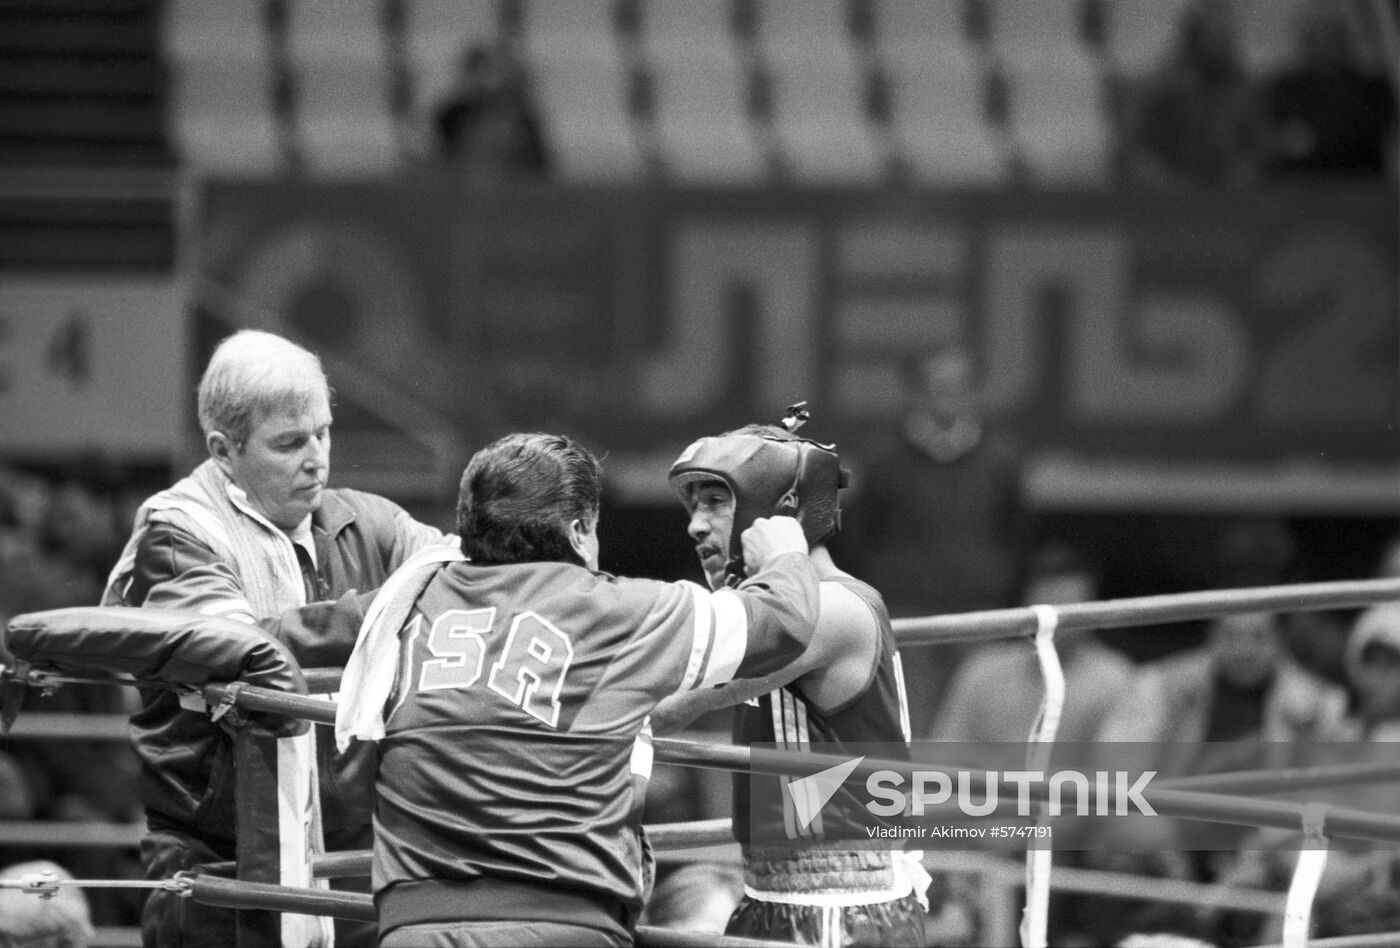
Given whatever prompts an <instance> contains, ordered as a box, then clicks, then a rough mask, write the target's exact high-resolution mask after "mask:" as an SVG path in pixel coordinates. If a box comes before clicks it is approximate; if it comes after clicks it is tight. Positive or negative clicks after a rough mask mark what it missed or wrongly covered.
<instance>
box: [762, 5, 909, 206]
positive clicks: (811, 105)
mask: <svg viewBox="0 0 1400 948" xmlns="http://www.w3.org/2000/svg"><path fill="white" fill-rule="evenodd" d="M755 12H756V20H757V27H756V30H755V34H756V36H755V38H756V40H757V49H758V54H759V56H760V58H761V61H762V63H763V69H764V71H765V72H766V75H767V77H768V79H769V81H770V82H771V90H772V102H771V115H770V118H771V121H772V125H773V129H774V131H775V133H776V138H777V144H778V147H779V149H780V154H781V156H782V160H783V162H784V165H785V167H786V168H787V170H788V172H789V174H790V175H791V177H792V179H793V180H794V181H796V182H798V183H805V184H875V183H878V182H879V181H880V180H881V179H882V177H883V175H884V173H885V171H886V168H887V162H886V159H885V156H884V154H883V152H882V150H881V148H880V143H879V140H878V135H877V132H876V129H875V127H874V125H873V123H872V121H871V115H870V109H869V101H868V92H867V88H868V77H867V73H866V70H865V68H864V67H863V65H862V64H861V63H860V62H859V61H858V59H857V56H856V50H855V46H854V42H853V40H852V37H851V35H850V30H849V23H848V6H847V4H846V3H845V2H844V0H761V2H760V3H758V4H757V8H756V11H755Z"/></svg>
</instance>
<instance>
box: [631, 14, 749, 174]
mask: <svg viewBox="0 0 1400 948" xmlns="http://www.w3.org/2000/svg"><path fill="white" fill-rule="evenodd" d="M733 26H734V24H733V22H732V18H731V17H730V11H729V9H728V6H727V4H720V3H695V2H694V0H652V2H649V3H647V4H646V5H645V7H644V8H642V10H641V19H640V23H639V31H638V32H639V35H638V45H639V47H640V55H641V60H642V64H643V68H644V69H645V71H646V74H647V75H648V77H649V79H650V88H651V110H650V112H651V125H652V132H653V134H654V135H655V140H656V147H657V153H658V157H659V159H660V161H661V164H662V168H663V171H664V173H665V175H666V176H667V177H668V178H669V179H670V180H673V181H677V182H681V183H695V184H736V185H737V184H752V183H756V182H759V181H762V180H764V179H765V178H766V177H767V174H768V169H769V163H768V155H767V150H766V148H765V143H764V141H763V140H762V138H761V136H760V133H759V130H758V128H757V126H756V125H755V123H754V120H753V118H752V114H751V109H750V102H751V98H750V80H749V73H748V70H747V68H746V66H745V64H744V61H743V59H742V58H741V56H740V50H739V41H738V38H737V37H736V36H735V33H734V29H733Z"/></svg>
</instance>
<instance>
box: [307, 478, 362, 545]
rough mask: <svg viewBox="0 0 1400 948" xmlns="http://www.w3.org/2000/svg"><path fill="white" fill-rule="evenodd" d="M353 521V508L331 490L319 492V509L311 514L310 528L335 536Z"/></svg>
mask: <svg viewBox="0 0 1400 948" xmlns="http://www.w3.org/2000/svg"><path fill="white" fill-rule="evenodd" d="M354 522H355V508H354V507H352V506H350V504H348V503H347V502H346V501H345V500H343V499H342V498H341V497H340V495H339V494H338V493H337V492H335V491H333V490H329V489H327V490H325V491H323V492H322V494H321V509H320V510H317V511H316V512H315V513H314V514H312V515H311V528H312V529H313V530H317V531H319V532H321V533H325V534H327V535H328V536H335V535H337V534H338V533H340V531H341V530H344V529H345V528H346V527H348V526H349V525H350V524H352V523H354Z"/></svg>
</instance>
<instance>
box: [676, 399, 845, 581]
mask: <svg viewBox="0 0 1400 948" xmlns="http://www.w3.org/2000/svg"><path fill="white" fill-rule="evenodd" d="M806 417H807V412H806V408H805V403H799V404H797V405H794V406H792V407H790V408H789V409H788V415H787V416H786V417H785V418H784V419H783V424H782V425H781V426H775V425H750V426H749V427H747V428H742V429H739V430H738V431H730V432H726V433H725V434H722V435H718V436H716V437H711V438H701V439H700V440H699V441H696V442H695V443H694V444H692V445H690V447H688V448H686V449H685V451H683V452H682V453H681V456H680V457H679V458H677V459H676V462H675V463H674V464H673V465H671V473H670V481H671V486H672V487H673V488H675V490H676V492H677V493H678V494H679V495H680V496H681V499H682V501H684V500H685V495H686V487H687V485H689V484H692V483H696V482H702V481H720V482H722V483H723V484H725V485H726V486H727V487H728V488H729V490H730V493H732V494H733V495H734V525H733V528H732V530H731V531H730V536H729V550H728V555H729V562H728V565H727V566H726V569H725V575H726V582H727V583H728V584H730V585H732V584H734V583H737V582H738V581H740V580H742V579H743V577H744V567H743V548H742V546H741V544H740V540H739V538H740V536H741V535H742V534H743V532H744V531H745V530H747V529H748V528H749V527H750V526H751V525H752V524H753V522H754V521H755V520H757V519H758V518H759V517H772V516H790V517H796V518H797V520H798V522H799V523H801V524H802V531H803V533H804V534H805V535H806V537H807V542H808V543H809V544H813V543H818V542H821V541H822V540H825V539H826V538H827V537H830V536H831V535H832V534H834V533H836V531H837V530H839V529H840V527H841V511H840V505H839V500H838V492H839V491H840V490H841V488H843V487H845V486H847V484H848V482H849V474H848V472H847V471H846V470H845V469H844V468H843V467H841V463H840V458H839V457H838V455H837V454H836V446H835V445H830V444H821V443H819V442H816V441H811V440H808V439H806V438H800V437H798V436H797V435H795V434H794V433H793V432H794V431H795V430H796V429H797V428H798V427H800V426H801V425H802V423H803V422H804V421H805V420H806Z"/></svg>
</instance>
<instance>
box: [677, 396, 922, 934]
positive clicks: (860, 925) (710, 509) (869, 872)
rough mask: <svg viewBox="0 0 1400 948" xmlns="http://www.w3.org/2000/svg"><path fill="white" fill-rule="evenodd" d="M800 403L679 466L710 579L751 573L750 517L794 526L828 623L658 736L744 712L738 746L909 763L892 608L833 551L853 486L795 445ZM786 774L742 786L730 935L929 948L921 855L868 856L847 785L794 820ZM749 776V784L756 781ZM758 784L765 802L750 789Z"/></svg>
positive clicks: (702, 445)
mask: <svg viewBox="0 0 1400 948" xmlns="http://www.w3.org/2000/svg"><path fill="white" fill-rule="evenodd" d="M806 415H807V413H806V410H805V407H804V406H803V405H802V404H798V405H795V406H793V407H792V408H790V409H788V414H787V417H785V418H784V419H783V423H782V424H780V425H777V426H774V425H749V426H747V427H744V428H739V429H737V430H734V431H729V432H725V433H724V434H721V435H718V436H714V437H708V438H701V439H699V440H698V441H695V442H694V443H693V444H691V445H690V446H689V447H688V448H686V449H685V451H684V452H682V454H681V456H680V457H679V458H677V459H676V461H675V463H674V464H673V465H672V466H671V470H670V482H671V485H672V487H673V488H674V489H675V490H676V492H677V494H678V495H679V496H680V499H681V502H682V503H683V504H684V505H685V507H686V511H687V513H688V514H689V515H690V522H689V525H688V526H687V533H689V535H690V537H691V539H692V540H693V541H694V542H695V548H696V552H697V554H698V555H699V557H700V561H701V566H702V567H703V568H704V570H705V573H706V575H707V577H708V579H709V582H710V585H711V586H714V587H720V586H722V585H726V584H728V583H731V582H733V577H735V576H742V575H743V570H744V567H743V563H742V559H741V557H740V555H739V550H738V548H737V546H736V544H735V542H734V538H735V537H736V536H738V534H739V533H740V532H741V531H742V530H743V529H744V527H745V526H747V524H749V523H751V522H752V521H753V520H754V519H755V518H758V517H767V516H774V515H788V516H792V517H796V518H797V520H798V521H799V522H800V523H801V524H802V528H803V533H804V535H805V536H806V539H807V542H808V544H809V546H810V551H809V553H808V556H809V557H810V558H811V560H812V562H813V564H814V565H815V566H816V569H817V576H818V577H819V579H820V584H819V592H820V600H821V613H820V617H819V619H818V622H817V628H816V630H815V631H814V632H813V635H812V640H811V642H809V643H808V648H807V651H806V652H805V653H803V655H802V656H801V657H800V658H798V659H796V660H794V661H793V662H791V663H789V664H788V665H787V666H786V667H784V668H783V669H781V670H780V671H778V672H776V673H774V674H771V675H769V676H767V677H766V678H763V679H761V680H759V681H755V682H746V683H742V684H740V683H733V684H730V685H725V686H722V687H719V688H714V689H708V690H704V691H700V690H697V691H695V692H692V693H690V694H689V695H687V696H685V697H680V698H675V699H671V700H668V701H666V702H663V703H662V704H661V706H659V707H658V708H657V709H656V711H655V712H653V714H652V725H653V728H654V729H655V731H656V733H658V734H662V733H668V732H674V731H675V730H678V729H679V728H680V727H682V726H684V725H685V724H686V723H687V722H688V721H690V720H691V719H693V718H694V717H696V716H698V715H700V714H703V713H705V712H707V711H712V710H715V709H718V708H721V707H728V706H731V705H735V706H737V707H736V711H735V742H736V743H744V744H764V745H776V746H778V747H780V748H785V749H792V750H804V749H805V750H819V751H821V752H824V753H830V754H839V755H849V756H856V755H860V754H877V755H878V756H885V757H895V758H903V759H908V757H909V751H908V740H909V733H908V713H907V710H906V702H905V700H904V688H903V681H902V676H901V673H900V666H899V654H898V652H897V650H896V648H895V642H894V632H893V629H892V628H891V626H890V618H889V612H888V610H887V609H886V608H885V605H884V602H883V600H882V599H881V597H880V594H879V592H877V591H876V590H875V589H874V588H873V587H871V586H870V585H868V584H867V583H863V582H861V581H860V580H858V579H856V578H855V577H853V576H851V575H850V574H848V573H846V572H844V571H842V570H841V569H839V568H838V567H837V566H836V564H835V562H834V561H833V560H832V558H831V554H830V552H829V551H828V550H827V548H826V541H827V540H829V539H830V538H831V537H832V536H833V535H834V534H835V533H836V531H837V530H838V529H839V528H840V524H841V513H840V502H839V492H840V490H841V489H842V488H844V487H845V486H846V484H847V480H848V478H847V474H846V472H845V470H844V469H843V468H842V467H841V464H840V457H839V456H838V454H837V453H836V448H835V446H834V445H830V444H822V443H820V442H817V441H812V440H808V439H806V438H802V437H799V436H798V435H797V434H796V430H797V428H798V427H799V426H800V425H801V423H802V422H803V421H805V420H806ZM779 780H780V778H776V777H766V776H761V775H754V776H752V777H750V776H748V775H744V774H737V775H736V776H735V787H734V795H733V799H734V813H733V826H734V833H735V837H736V838H737V839H738V840H739V843H740V844H741V849H742V853H743V862H744V897H743V899H742V900H741V901H740V902H739V904H738V906H737V907H736V908H735V911H734V914H733V915H732V916H731V918H730V920H729V925H728V927H727V929H726V933H727V934H730V935H738V936H746V937H755V938H773V939H778V940H783V941H795V942H798V943H802V944H810V945H835V944H841V945H844V946H860V945H925V944H927V943H928V940H927V933H926V930H925V924H924V923H925V912H926V902H925V890H926V889H927V886H928V876H927V874H926V873H924V871H923V868H922V866H921V865H920V864H919V860H918V857H919V855H920V854H918V853H911V852H891V851H888V850H883V851H882V850H879V849H871V848H869V847H862V848H857V846H858V845H859V844H855V843H852V842H850V840H851V838H852V836H853V835H859V836H864V835H865V834H864V832H863V831H862V830H860V829H859V828H858V827H856V826H854V825H853V823H852V822H851V821H845V820H843V818H842V816H841V814H842V813H844V812H849V808H850V807H851V806H852V805H857V804H856V803H855V800H854V796H853V795H851V794H849V793H848V791H846V790H844V789H842V790H838V791H837V792H836V794H835V795H834V796H833V798H832V802H830V803H828V804H827V806H825V807H823V809H822V811H821V813H819V814H818V815H817V817H816V818H815V819H813V820H811V821H810V822H807V823H803V822H802V821H801V820H799V819H794V818H793V816H794V814H793V801H792V799H791V797H790V796H789V795H788V794H787V793H784V792H782V787H781V785H780V784H779V785H777V787H776V789H775V786H774V785H773V784H760V783H759V781H779ZM750 781H753V783H752V785H751V783H750ZM752 790H757V791H758V792H757V793H753V792H751V791H752Z"/></svg>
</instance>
